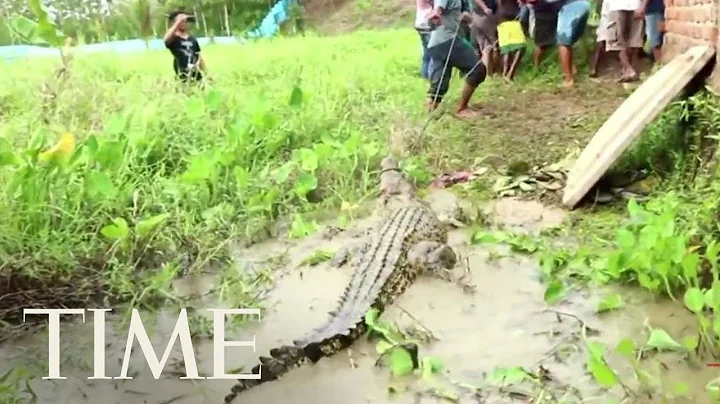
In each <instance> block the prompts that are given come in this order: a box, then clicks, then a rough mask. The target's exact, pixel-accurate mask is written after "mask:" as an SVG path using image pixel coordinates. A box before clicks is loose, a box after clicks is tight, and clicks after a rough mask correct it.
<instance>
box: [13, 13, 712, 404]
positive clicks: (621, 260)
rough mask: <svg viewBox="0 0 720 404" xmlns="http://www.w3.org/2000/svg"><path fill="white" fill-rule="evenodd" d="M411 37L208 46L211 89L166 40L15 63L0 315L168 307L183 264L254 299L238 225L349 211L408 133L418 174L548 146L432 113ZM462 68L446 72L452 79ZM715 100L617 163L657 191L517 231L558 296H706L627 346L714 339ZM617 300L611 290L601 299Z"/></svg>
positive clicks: (256, 228)
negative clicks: (551, 238) (157, 48)
mask: <svg viewBox="0 0 720 404" xmlns="http://www.w3.org/2000/svg"><path fill="white" fill-rule="evenodd" d="M64 29H67V28H66V27H64ZM587 42H588V43H589V42H591V41H587ZM588 43H584V44H583V45H582V46H584V47H585V48H587V47H588ZM418 46H419V43H418V38H417V36H416V33H415V32H414V31H412V30H411V29H405V30H397V31H387V32H357V33H354V34H352V35H349V36H343V37H335V38H322V39H321V38H314V37H305V38H281V39H276V40H271V41H262V42H259V43H255V44H250V45H245V46H211V47H208V48H207V50H206V51H205V52H206V54H207V60H208V62H209V68H210V70H211V74H212V76H213V78H214V83H213V84H212V85H211V86H209V88H207V89H205V90H201V89H197V88H178V87H177V83H176V82H175V81H174V80H173V79H172V76H171V73H172V72H171V69H170V60H169V57H170V56H169V55H167V54H165V53H148V54H145V55H137V56H132V57H128V56H122V57H119V56H113V55H92V56H89V57H87V56H82V57H80V56H78V57H76V58H75V59H74V60H73V61H72V63H71V65H70V68H69V70H68V72H69V74H68V75H66V76H65V77H64V78H62V79H61V80H60V79H57V78H55V76H54V74H53V70H54V66H53V64H54V63H55V61H54V60H51V59H47V60H42V61H41V62H38V61H40V59H36V60H32V61H28V62H22V63H17V64H12V65H10V66H9V67H8V69H7V71H6V72H5V73H4V74H5V76H4V77H6V78H7V85H4V86H2V87H1V88H0V101H1V102H2V104H3V105H6V106H7V107H6V108H3V109H2V110H0V119H1V120H2V121H3V125H2V126H0V183H2V184H4V186H3V190H2V194H0V195H1V196H0V235H1V236H0V261H1V262H2V263H3V265H2V267H0V296H4V297H3V300H1V301H0V302H1V303H2V304H0V321H7V322H10V323H14V322H16V321H17V320H18V318H19V316H20V313H21V311H20V308H23V307H29V306H39V307H47V306H49V305H56V304H60V303H62V304H63V305H67V306H77V307H83V306H85V305H86V301H88V300H93V301H99V300H100V299H98V298H107V299H108V300H109V301H110V302H111V303H131V304H132V305H133V306H135V307H138V306H150V307H157V306H158V305H159V304H161V303H163V302H166V301H172V300H175V299H176V298H175V297H174V296H173V295H172V290H171V281H172V279H173V278H174V277H175V276H176V275H178V274H181V273H193V272H196V271H202V270H206V269H213V270H217V271H219V272H221V273H223V277H224V280H223V284H224V285H228V284H231V285H232V288H233V289H232V291H233V293H224V294H223V295H224V296H226V298H227V299H230V300H231V301H228V302H226V303H227V304H229V305H232V306H245V305H247V304H250V303H253V301H254V299H255V298H256V296H257V291H256V290H254V287H255V286H256V285H257V284H258V277H260V276H261V274H259V273H258V272H251V271H248V272H244V271H243V270H242V269H239V268H237V267H235V266H232V265H231V256H230V255H231V249H230V247H229V246H230V243H231V241H233V240H242V241H245V242H251V241H253V240H258V239H262V238H265V237H268V236H270V235H276V234H277V233H278V232H283V235H287V236H290V237H302V236H304V235H307V234H309V233H311V232H314V231H316V230H317V229H318V227H319V226H318V222H319V221H320V220H322V219H325V218H327V217H328V216H329V214H328V212H339V213H338V214H337V225H338V226H341V227H343V226H347V225H348V224H349V223H350V219H351V218H352V212H351V211H349V210H347V209H345V210H344V209H342V208H343V207H347V206H353V205H355V204H357V203H359V202H360V201H362V200H364V199H367V198H369V197H370V196H371V195H372V194H373V193H374V192H375V190H376V188H375V187H376V184H375V182H374V179H375V172H376V170H377V163H378V160H379V159H380V158H381V157H382V156H383V155H384V153H385V152H386V151H387V150H388V149H389V148H391V147H394V146H395V145H394V141H395V140H397V137H398V136H400V137H405V138H406V140H407V141H408V142H409V144H410V145H411V146H412V149H413V151H414V155H413V156H412V157H410V158H408V159H405V160H403V164H404V166H405V167H404V168H405V169H406V170H407V171H408V172H409V173H410V174H411V175H412V176H413V178H414V179H415V180H417V181H418V182H419V183H421V184H424V183H427V181H428V180H429V179H430V175H431V174H430V173H432V172H436V171H438V168H449V167H452V168H464V167H465V166H463V165H469V164H472V163H473V162H474V161H476V160H477V159H478V158H480V157H484V156H486V155H487V154H488V152H489V150H488V149H493V148H495V149H496V150H494V151H501V152H505V153H506V154H507V153H510V154H513V156H512V157H513V158H518V159H522V158H525V157H526V156H525V155H523V153H524V152H525V153H531V154H534V155H533V156H532V157H533V158H536V157H537V156H536V155H537V154H538V153H540V152H541V150H523V149H529V148H531V147H526V145H527V143H524V142H526V140H524V139H525V138H527V137H528V136H532V134H530V135H528V134H527V133H522V134H521V135H523V136H517V137H516V138H513V137H511V138H510V140H511V143H515V144H516V146H515V147H516V148H513V149H511V150H510V149H508V148H507V147H504V146H503V144H502V143H494V142H497V138H498V137H499V136H497V133H495V128H492V129H489V128H478V127H473V126H464V125H462V124H460V123H458V122H457V121H454V120H451V119H450V118H445V117H444V118H441V119H440V120H438V121H433V122H431V123H430V126H429V127H428V129H427V130H426V131H424V132H422V131H421V128H422V127H423V126H424V124H425V123H426V119H427V116H426V114H425V113H424V111H423V108H422V106H423V98H424V94H425V91H426V83H425V82H424V81H423V80H422V79H421V78H419V77H418V74H417V73H418V69H419V66H418V64H419V61H418ZM318 49H321V50H322V51H321V52H319V51H318ZM585 50H587V49H585ZM582 54H583V51H579V52H578V56H577V58H578V59H581V58H582ZM551 57H552V56H551ZM548 65H549V67H548V68H543V69H542V71H536V70H534V69H532V68H529V67H528V68H526V69H525V70H524V71H523V73H522V75H521V77H519V78H518V82H517V83H516V85H515V86H516V87H514V88H513V87H505V86H504V85H503V84H500V83H498V82H497V81H493V80H490V81H488V82H486V83H485V84H483V86H481V89H480V91H479V97H478V98H480V99H488V100H491V101H492V100H495V101H498V100H500V101H498V102H507V101H502V100H504V99H505V98H511V97H512V96H513V94H516V96H518V97H523V98H527V97H528V96H527V95H524V96H523V95H522V93H521V90H518V89H522V90H524V91H528V92H533V91H537V93H536V94H534V96H537V95H539V94H540V93H541V92H542V91H545V90H548V88H550V87H552V84H551V83H552V80H554V79H555V78H559V75H558V72H557V68H556V66H555V65H554V61H551V62H549V64H548ZM583 70H584V66H583V65H582V64H581V72H582V71H583ZM458 87H459V85H458V82H457V80H454V82H453V88H452V89H451V91H450V94H456V93H457V90H458ZM586 90H588V91H586ZM579 91H580V92H582V91H586V92H585V93H584V94H580V96H583V97H593V96H595V97H597V96H599V94H601V93H600V90H598V88H596V87H595V88H593V87H592V86H589V87H587V88H581V89H580V90H579ZM543 94H544V93H543ZM555 96H556V95H555ZM574 96H577V94H575V95H574ZM450 98H452V96H451V97H450ZM448 101H449V102H451V101H452V99H449V100H448ZM488 104H489V105H491V106H492V102H488ZM718 105H720V104H718V102H717V101H716V100H715V99H714V97H713V96H710V95H708V94H707V93H701V94H699V95H696V96H695V97H693V98H691V99H690V100H688V101H685V102H680V103H677V104H674V105H673V106H672V107H671V108H670V109H669V110H668V111H666V112H665V113H664V114H663V115H662V116H661V117H660V118H659V119H657V120H656V122H655V123H654V124H653V125H652V126H651V127H650V128H648V129H647V130H646V133H645V134H644V135H643V137H642V138H641V140H640V141H639V143H638V144H637V145H635V146H634V148H633V149H632V150H631V151H630V152H629V153H628V154H627V155H626V156H625V158H624V159H623V161H622V162H621V164H620V165H618V167H616V171H620V172H622V171H625V170H631V171H638V170H640V169H645V170H648V171H649V172H650V173H652V174H653V175H656V176H659V177H662V178H663V181H662V182H660V185H658V186H657V187H656V188H654V189H653V190H652V191H653V192H652V195H651V198H650V199H649V201H636V200H633V201H630V202H629V203H628V205H627V214H628V215H629V217H626V215H625V209H624V207H620V208H618V207H617V205H616V206H615V207H616V208H618V209H616V210H620V211H622V213H620V214H617V213H614V214H611V213H608V210H606V209H598V210H597V212H596V213H595V214H591V215H588V216H587V217H586V218H581V219H580V220H578V221H575V224H574V225H572V226H569V227H568V228H566V229H565V231H566V232H567V234H571V235H575V236H578V235H579V237H576V238H578V239H579V240H578V241H579V242H580V243H581V248H579V249H575V248H573V249H572V250H570V249H564V248H557V247H550V246H545V245H540V243H539V242H538V241H537V240H535V241H534V243H535V244H534V245H533V246H531V247H528V245H527V244H526V245H524V246H523V248H520V250H525V251H529V252H537V253H538V254H539V259H540V264H541V268H542V270H543V275H544V277H545V281H546V283H547V293H546V297H547V300H548V303H555V302H557V301H560V300H562V298H563V296H565V295H567V293H568V292H569V291H570V290H571V289H573V288H574V287H576V286H578V285H587V284H591V285H605V284H609V283H622V284H633V285H638V286H640V287H642V288H644V289H647V290H649V291H651V292H653V293H656V294H657V295H658V296H662V297H667V298H671V299H675V300H677V301H678V302H679V303H682V304H684V305H685V306H686V307H687V308H688V309H689V310H691V311H692V312H694V313H696V315H697V318H698V329H699V331H698V333H697V334H687V335H678V336H670V335H668V334H667V333H665V334H663V333H662V332H661V331H662V330H655V331H653V333H651V337H652V339H651V340H648V341H646V343H645V345H638V344H637V343H636V342H633V341H630V342H628V341H624V343H623V344H622V345H620V346H618V347H616V348H617V351H618V352H620V353H621V354H622V355H624V356H625V357H627V358H636V357H637V355H638V351H643V350H648V349H656V350H668V349H671V350H676V351H679V352H683V353H685V354H687V357H688V358H689V360H691V361H695V362H698V363H699V362H701V361H702V360H703V359H704V358H708V357H712V356H718V352H717V350H718V346H719V345H718V341H719V340H718V338H720V321H718V320H717V319H716V316H715V311H716V310H718V309H720V298H718V296H720V286H719V285H720V278H719V276H720V275H719V273H718V272H719V271H718V269H717V265H716V264H717V262H718V253H719V250H720V245H718V244H717V240H718V237H719V236H720V235H719V234H718V232H719V231H720V229H718V227H717V223H718V220H717V217H718V211H717V209H718V201H719V198H720V189H718V186H717V185H716V183H717V181H716V168H715V166H716V164H715V153H714V145H715V142H716V139H715V138H714V136H716V134H717V133H718V129H720V120H718V118H717V116H718V114H717V113H716V111H717V108H718ZM542 106H543V105H541V104H540V103H538V105H534V107H538V108H540V107H542ZM491 112H492V111H491ZM525 112H526V111H517V114H518V115H513V116H499V117H498V116H496V117H495V118H492V119H495V120H496V121H498V122H500V123H501V124H502V125H503V128H504V129H503V132H502V133H501V134H502V135H503V136H505V135H506V134H507V135H508V136H512V135H513V134H515V135H517V133H514V132H521V131H523V129H521V128H523V126H522V125H523V119H524V118H523V117H524V115H520V114H522V113H525ZM592 112H593V113H594V114H595V115H596V116H595V118H596V120H592V118H589V119H587V120H585V121H583V122H584V123H583V122H581V123H579V124H575V123H573V125H570V124H569V123H567V122H565V121H563V122H562V125H563V127H562V130H568V131H569V130H570V129H569V128H570V127H571V126H572V127H573V128H576V129H577V131H578V132H583V133H585V136H586V137H589V136H590V135H591V134H592V132H593V131H594V129H595V128H596V127H597V126H598V125H599V124H600V123H601V122H602V118H603V116H602V114H599V113H598V112H597V111H592ZM518 117H519V119H518ZM551 118H552V116H551ZM527 124H530V125H534V126H539V125H537V124H535V123H534V122H532V121H530V122H527ZM516 125H520V126H516ZM577 125H579V126H577ZM566 126H567V127H566ZM504 131H507V133H506V132H504ZM491 132H492V133H491ZM688 134H691V136H689V135H688ZM561 139H563V138H561ZM563 140H567V139H563ZM578 141H579V140H578ZM568 143H570V142H569V141H568ZM517 144H521V145H522V146H523V147H517ZM53 146H56V147H53ZM561 148H562V149H565V146H562V147H561ZM542 151H545V149H543V150H542ZM555 157H558V156H554V157H547V160H546V161H547V162H552V161H553V159H554V158H555ZM475 197H479V196H478V195H477V194H476V195H475ZM483 197H485V195H483ZM583 213H587V210H585V211H584V212H583ZM278 222H280V223H283V222H285V223H286V226H275V224H276V223H278ZM586 235H588V236H589V235H592V237H584V236H586ZM621 306H622V297H621V296H615V295H613V296H609V297H608V298H607V299H606V300H605V301H604V302H603V310H601V311H608V310H612V309H615V308H619V307H621ZM587 349H588V351H589V352H590V353H591V355H589V359H588V370H589V371H590V372H591V373H592V374H593V375H594V376H595V378H596V380H597V381H598V382H599V383H600V384H602V385H605V386H608V387H612V386H613V385H614V383H615V384H617V383H620V381H619V378H618V376H617V374H616V372H615V371H614V370H613V369H612V368H611V367H610V366H609V365H607V361H606V360H605V357H604V355H605V353H604V352H603V350H605V351H607V350H608V349H609V347H600V346H598V345H597V344H588V346H587ZM632 360H636V359H632ZM633 363H634V362H633ZM516 370H517V369H516ZM516 373H517V372H516ZM520 373H522V374H523V375H525V374H527V373H524V372H520ZM523 377H525V376H523ZM638 377H640V376H638ZM521 378H522V377H521ZM13 383H14V382H13ZM1 387H2V383H0V388H1ZM675 387H677V391H674V392H673V393H678V392H679V391H680V390H681V389H682V387H681V386H680V387H678V386H675ZM1 393H2V390H1V389H0V394H1ZM678 394H679V393H678ZM0 397H2V395H0Z"/></svg>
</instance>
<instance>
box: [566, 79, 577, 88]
mask: <svg viewBox="0 0 720 404" xmlns="http://www.w3.org/2000/svg"><path fill="white" fill-rule="evenodd" d="M574 86H575V80H567V79H566V80H563V87H565V88H572V87H574Z"/></svg>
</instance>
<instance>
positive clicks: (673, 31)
mask: <svg viewBox="0 0 720 404" xmlns="http://www.w3.org/2000/svg"><path fill="white" fill-rule="evenodd" d="M717 13H718V5H717V2H716V1H715V0H665V31H666V32H665V42H664V44H663V53H664V56H663V59H665V61H668V60H669V59H671V58H672V57H674V56H675V55H677V54H678V53H682V52H684V51H685V50H687V49H688V48H689V47H691V46H693V45H701V44H710V45H713V46H716V45H717V39H718V20H717Z"/></svg>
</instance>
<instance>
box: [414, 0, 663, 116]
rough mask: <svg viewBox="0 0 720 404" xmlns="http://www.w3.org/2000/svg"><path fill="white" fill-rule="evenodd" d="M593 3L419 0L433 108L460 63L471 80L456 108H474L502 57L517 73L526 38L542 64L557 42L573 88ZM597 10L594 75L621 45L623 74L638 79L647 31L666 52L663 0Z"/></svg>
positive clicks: (605, 2) (509, 75)
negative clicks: (471, 105)
mask: <svg viewBox="0 0 720 404" xmlns="http://www.w3.org/2000/svg"><path fill="white" fill-rule="evenodd" d="M591 7H592V6H591V4H590V1H588V0H416V8H417V10H416V11H417V12H416V19H415V29H416V30H417V31H418V33H419V34H420V39H421V41H422V46H423V56H422V67H421V74H422V76H423V78H425V79H427V80H429V81H430V89H429V91H428V108H429V110H430V111H432V110H434V109H435V108H436V107H437V106H438V104H439V103H440V102H441V101H442V98H443V96H444V95H445V93H446V92H447V90H448V86H449V82H450V77H451V71H452V69H453V68H455V69H457V70H459V71H460V72H461V73H462V74H463V77H464V79H465V85H464V87H463V90H462V95H461V98H460V104H459V105H458V108H457V111H456V115H457V116H459V117H465V116H469V115H472V114H473V111H471V109H470V108H469V107H468V103H469V100H470V98H471V96H472V94H473V93H474V91H475V89H476V88H477V86H478V85H480V84H481V83H482V82H483V81H484V80H485V78H486V76H487V74H489V73H492V72H493V71H494V70H495V67H496V66H497V64H498V61H501V64H502V77H503V78H504V79H505V80H507V81H511V80H512V79H513V78H514V76H515V72H516V71H517V68H518V65H519V63H520V60H521V59H522V55H523V53H524V51H525V44H526V38H527V37H530V38H532V40H533V42H534V44H535V53H534V55H533V62H534V64H535V65H539V64H540V62H541V61H542V59H543V55H544V54H545V52H546V50H547V49H549V48H550V47H551V46H554V45H556V46H557V47H558V56H559V59H560V66H561V68H562V72H563V76H564V82H563V84H564V85H565V86H566V87H572V86H573V85H574V84H575V77H576V76H577V68H576V66H575V65H574V64H573V46H574V45H575V44H576V43H577V41H578V40H579V39H580V37H581V36H582V35H583V34H584V32H585V29H586V27H587V22H588V18H589V16H590V11H591ZM597 9H598V13H599V14H600V22H599V25H598V30H597V47H596V50H595V54H594V57H593V62H592V66H591V72H590V74H591V76H593V75H596V74H597V67H598V64H599V61H600V59H601V58H602V55H603V54H604V52H605V51H606V50H607V51H618V55H619V59H620V62H621V64H622V67H623V73H622V77H621V78H620V81H622V82H629V81H635V80H638V75H637V73H636V70H635V68H634V64H635V61H636V60H637V56H638V54H639V50H640V49H642V48H643V45H644V43H645V38H646V37H647V39H648V42H649V46H650V48H651V49H652V53H653V56H654V59H656V60H659V58H660V46H661V45H662V31H663V16H664V5H663V0H598V3H597Z"/></svg>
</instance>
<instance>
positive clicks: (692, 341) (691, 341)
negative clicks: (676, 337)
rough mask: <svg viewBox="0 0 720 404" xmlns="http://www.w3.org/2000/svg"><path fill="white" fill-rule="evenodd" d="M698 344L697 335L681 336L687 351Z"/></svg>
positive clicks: (694, 348) (692, 349)
mask: <svg viewBox="0 0 720 404" xmlns="http://www.w3.org/2000/svg"><path fill="white" fill-rule="evenodd" d="M699 344H700V338H698V336H697V335H693V336H690V337H685V338H683V345H684V346H685V349H687V350H688V351H694V350H696V349H697V347H698V345H699Z"/></svg>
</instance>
